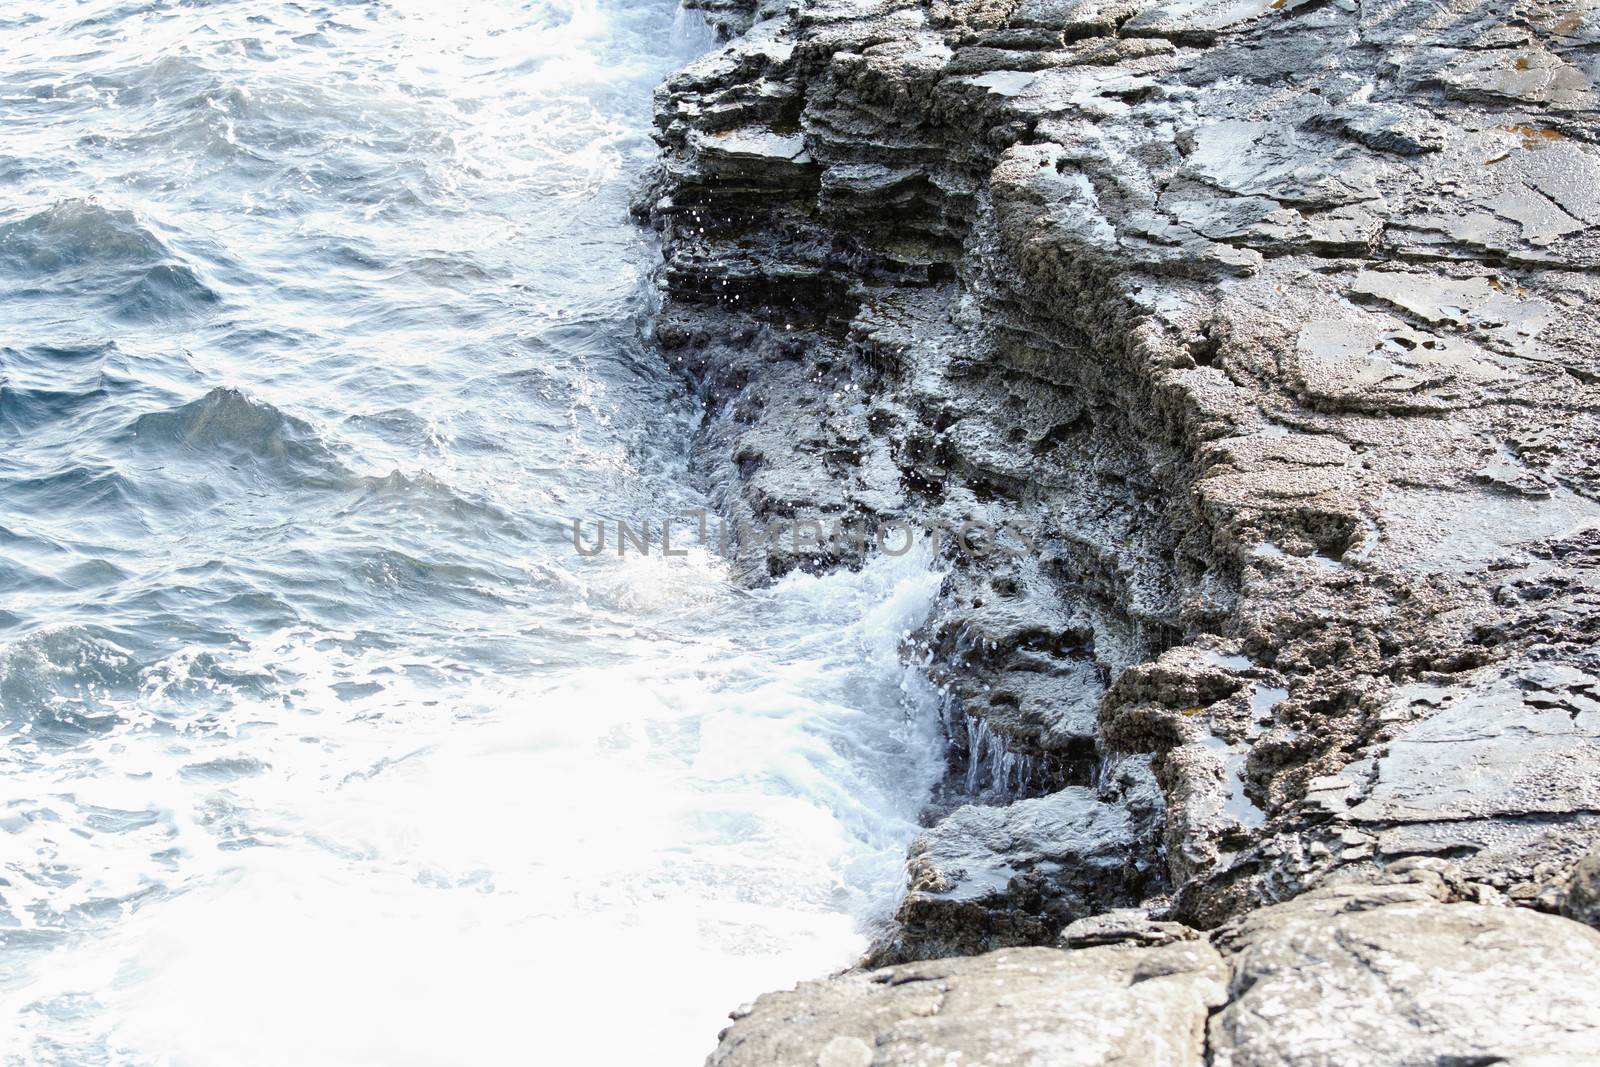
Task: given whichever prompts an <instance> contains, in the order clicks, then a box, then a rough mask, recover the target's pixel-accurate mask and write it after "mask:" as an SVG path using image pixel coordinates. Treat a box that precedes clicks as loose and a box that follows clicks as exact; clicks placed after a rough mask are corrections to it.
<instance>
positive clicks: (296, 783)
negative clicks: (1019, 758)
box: [0, 0, 941, 1065]
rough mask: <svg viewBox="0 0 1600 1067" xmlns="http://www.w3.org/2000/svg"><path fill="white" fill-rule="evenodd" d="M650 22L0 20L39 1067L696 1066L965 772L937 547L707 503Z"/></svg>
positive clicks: (0, 928)
mask: <svg viewBox="0 0 1600 1067" xmlns="http://www.w3.org/2000/svg"><path fill="white" fill-rule="evenodd" d="M704 44H705V41H704V39H703V36H702V34H701V32H700V31H698V30H697V29H695V26H694V24H693V23H691V22H690V21H689V20H687V19H686V18H684V17H682V16H681V15H679V14H678V13H677V12H675V11H674V9H673V8H672V7H671V6H670V5H667V4H664V3H659V2H648V0H636V2H634V3H632V4H625V3H622V2H621V0H614V2H586V0H535V2H531V3H512V2H506V0H485V2H481V3H473V4H459V5H441V4H436V3H432V2H423V0H389V2H378V3H354V2H352V3H295V4H276V3H268V2H266V0H240V2H235V3H203V2H184V3H174V2H166V0H146V2H133V3H108V2H98V0H91V2H89V3H83V4H78V5H75V6H72V7H49V6H44V5H37V4H30V5H23V4H7V5H4V6H0V104H3V118H0V325H3V330H0V742H3V748H0V759H3V765H0V774H3V779H0V780H3V781H4V783H5V784H4V789H3V793H0V800H3V804H0V844H3V853H0V864H3V870H0V941H3V952H0V1050H4V1054H5V1055H6V1056H7V1057H8V1058H7V1060H6V1062H7V1063H62V1064H73V1065H86V1064H96V1063H118V1064H123V1063H131V1064H146V1063H173V1064H206V1065H216V1064H229V1065H235V1064H237V1065H253V1064H282V1063H295V1064H340V1065H351V1064H383V1065H396V1064H441V1063H463V1062H480V1063H522V1062H543V1063H576V1062H584V1063H627V1064H638V1063H652V1064H654V1063H660V1064H671V1063H694V1062H697V1061H698V1059H699V1058H700V1057H701V1056H702V1055H703V1054H704V1053H705V1052H706V1051H707V1050H708V1048H709V1047H710V1045H711V1044H712V1042H713V1041H714V1038H715V1034H716V1031H717V1029H718V1028H719V1025H720V1023H721V1020H722V1018H723V1016H724V1013H725V1012H726V1011H727V1010H728V1009H730V1008H732V1007H734V1006H736V1005H737V1004H738V1003H739V1002H741V1001H742V1000H745V999H747V998H749V997H750V996H752V995H754V994H755V993H758V992H760V991H762V990H764V989H767V988H770V987H775V986H782V985H786V984H788V983H790V982H793V981H794V980H796V979H799V978H803V977H808V976H813V975H816V974H819V973H822V972H824V971H827V970H829V969H831V968H834V967H837V966H840V965H844V964H847V963H849V962H850V961H851V959H852V958H853V956H854V954H855V953H856V952H857V951H859V950H860V949H861V948H862V947H863V946H864V944H865V938H866V936H867V933H868V930H869V927H870V925H871V923H873V922H874V921H878V920H881V919H882V918H883V916H884V915H885V914H886V913H887V911H888V910H889V908H890V907H891V906H892V903H893V899H894V896H895V893H896V891H897V889H898V884H899V881H900V874H901V864H902V856H903V850H904V845H905V842H906V840H907V839H908V837H909V836H910V835H911V833H912V832H913V824H914V818H915V814H916V811H917V809H918V807H919V806H920V804H921V802H922V801H923V799H924V797H925V796H926V792H927V789H928V788H929V786H930V785H931V783H932V781H933V780H934V778H935V777H936V776H937V774H938V773H939V771H940V769H941V767H940V762H939V758H938V754H937V745H936V744H935V743H934V741H933V737H934V734H935V733H936V727H935V726H934V716H933V715H932V714H931V710H930V708H929V701H928V700H927V699H926V696H925V694H923V693H922V692H921V691H920V690H919V688H918V686H917V683H916V681H915V679H914V678H913V677H912V676H911V675H909V674H907V673H906V672H905V671H904V670H903V669H902V667H901V665H900V663H899V659H898V656H897V651H896V648H897V642H898V640H899V639H900V637H901V635H902V634H903V633H904V632H905V631H906V630H907V629H908V628H910V627H912V626H914V625H915V624H916V623H917V621H918V620H919V618H920V617H921V616H922V614H923V613H924V612H925V611H926V610H927V607H928V604H929V602H930V600H931V598H932V596H933V595H934V592H935V589H936V587H937V581H938V579H937V575H936V574H934V573H933V572H932V571H931V570H930V568H929V564H928V561H927V560H926V559H918V558H915V557H913V556H908V557H905V558H902V559H898V560H888V559H885V560H882V561H880V562H878V563H875V564H873V565H872V566H870V567H868V568H867V569H866V570H865V571H864V572H863V573H861V574H854V575H839V576H833V577H828V578H822V579H815V578H792V579H789V580H786V581H784V582H782V583H779V584H778V585H777V586H776V587H774V588H772V589H769V590H763V591H758V592H754V593H752V592H747V591H743V590H741V589H739V588H738V587H737V586H736V585H734V584H733V583H732V582H731V581H730V577H729V573H728V571H727V568H726V567H725V566H724V565H723V564H722V562H721V561H720V560H719V559H718V558H717V557H716V556H714V555H711V554H708V553H706V552H704V551H691V553H690V554H689V555H688V556H685V557H679V558H672V559H663V558H661V556H660V555H659V554H657V555H654V556H651V557H650V558H641V557H640V556H638V555H637V554H636V553H635V554H630V555H629V556H627V557H624V558H619V557H617V556H616V555H615V554H612V553H610V552H608V553H607V554H606V555H603V556H600V557H596V558H593V559H586V558H582V557H580V556H579V555H578V554H577V553H576V552H575V551H574V548H573V545H572V543H571V530H570V523H571V520H572V518H574V517H577V516H584V517H589V516H599V515H609V516H613V517H621V518H628V519H633V518H637V517H644V516H649V517H656V516H660V515H662V514H664V513H667V512H670V511H674V510H678V509H687V508H694V507H700V506H704V500H703V499H702V497H701V496H700V494H699V492H698V491H697V489H696V488H695V487H694V485H693V484H692V480H691V479H690V477H689V476H688V473H687V472H688V455H689V449H690V446H691V442H692V439H693V435H694V432H695V429H696V426H697V420H698V419H699V417H700V412H699V411H698V410H697V408H696V407H695V405H694V404H693V403H692V402H690V401H689V400H688V399H686V398H685V396H684V394H683V391H682V389H681V388H680V387H679V386H678V384H677V383H676V382H675V380H674V379H673V378H672V376H671V375H670V374H668V373H667V372H666V371H665V369H664V368H663V366H662V364H661V362H660V360H659V358H658V357H657V355H656V354H655V353H653V352H652V351H650V350H649V349H648V348H647V347H646V346H645V345H644V344H643V343H642V341H641V336H642V326H643V323H644V322H645V321H646V320H647V319H648V316H649V314H650V311H651V303H650V299H651V293H652V287H651V285H650V282H649V272H650V271H651V269H652V268H653V265H654V262H655V256H656V252H655V249H654V247H653V245H652V244H651V242H650V239H649V236H648V234H646V233H644V232H643V231H641V230H639V229H638V228H636V227H635V226H633V225H632V224H631V223H630V221H629V219H628V217H627V212H626V204H627V200H628V197H629V195H630V192H631V190H632V189H633V188H634V186H635V185H636V183H637V181H638V180H639V176H640V174H641V173H642V171H643V170H644V168H645V167H647V166H648V164H649V162H650V160H651V159H652V157H653V154H654V148H653V145H652V143H651V142H650V140H649V137H648V128H649V117H650V93H651V89H652V87H653V86H654V85H655V83H656V82H657V81H659V79H660V78H661V77H662V76H664V74H665V73H666V72H668V71H669V70H670V69H671V68H672V67H673V66H675V65H677V64H679V63H681V62H683V61H684V60H685V59H686V58H688V57H689V56H691V55H692V54H694V52H695V51H696V50H697V49H699V48H701V47H703V46H704Z"/></svg>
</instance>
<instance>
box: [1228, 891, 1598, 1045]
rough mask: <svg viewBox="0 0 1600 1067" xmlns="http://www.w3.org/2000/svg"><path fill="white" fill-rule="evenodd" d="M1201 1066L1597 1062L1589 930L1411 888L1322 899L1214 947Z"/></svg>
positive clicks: (1299, 904)
mask: <svg viewBox="0 0 1600 1067" xmlns="http://www.w3.org/2000/svg"><path fill="white" fill-rule="evenodd" d="M1219 944H1221V945H1222V947H1223V948H1224V950H1225V951H1231V952H1232V953H1233V955H1232V956H1231V958H1230V960H1229V963H1230V964H1231V965H1232V971H1233V978H1232V984H1231V987H1230V1000H1229V1003H1228V1005H1227V1007H1225V1008H1224V1009H1223V1010H1222V1011H1221V1012H1219V1013H1218V1014H1217V1015H1216V1016H1215V1017H1214V1018H1213V1019H1212V1022H1211V1034H1210V1037H1211V1053H1212V1058H1211V1061H1210V1062H1211V1064H1212V1067H1332V1065H1340V1067H1343V1065H1347V1064H1348V1065H1354V1064H1383V1065H1385V1067H1404V1065H1416V1067H1422V1065H1428V1067H1443V1065H1445V1064H1457V1065H1464V1064H1474V1065H1477V1064H1483V1065H1488V1064H1527V1065H1532V1064H1541V1065H1543V1064H1548V1065H1551V1067H1554V1065H1556V1064H1563V1065H1564V1064H1579V1063H1596V1062H1600V999H1597V998H1596V996H1595V991H1596V990H1600V934H1596V933H1595V932H1594V931H1593V930H1590V929H1588V928H1586V927H1583V926H1580V925H1578V924H1577V923H1574V922H1571V921H1569V920H1566V919H1560V918H1557V917H1555V916H1550V915H1541V914H1539V913H1537V912H1532V911H1525V910H1522V909H1516V908H1497V907H1484V906H1481V905H1477V904H1440V903H1438V902H1437V901H1436V900H1435V899H1434V897H1433V896H1432V895H1431V893H1430V892H1429V891H1428V889H1426V888H1424V887H1423V886H1420V885H1418V886H1410V885H1389V886H1354V887H1348V888H1342V889H1336V890H1321V891H1318V892H1314V893H1308V894H1306V895H1305V896H1303V897H1300V898H1298V899H1296V900H1293V901H1290V902H1289V903H1287V904H1280V905H1277V906H1276V907H1271V908H1266V909H1263V910H1262V911H1259V912H1256V913H1255V914H1254V915H1251V916H1249V917H1247V918H1245V919H1243V920H1241V921H1239V922H1238V923H1237V924H1236V925H1234V926H1231V927H1228V928H1225V930H1224V931H1223V932H1222V935H1221V937H1220V938H1219Z"/></svg>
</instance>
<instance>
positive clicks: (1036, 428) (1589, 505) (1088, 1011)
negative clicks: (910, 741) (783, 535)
mask: <svg viewBox="0 0 1600 1067" xmlns="http://www.w3.org/2000/svg"><path fill="white" fill-rule="evenodd" d="M700 6H702V7H703V8H704V9H705V10H706V13H707V15H708V17H709V18H710V19H711V21H712V22H713V24H714V25H716V26H717V27H718V29H719V31H720V32H721V33H722V34H723V36H724V37H725V38H726V39H727V43H726V44H725V45H724V46H723V47H721V48H720V49H718V50H717V51H715V52H713V53H712V54H710V55H708V56H707V57H705V58H704V59H702V60H700V61H698V62H696V63H695V64H693V65H691V66H690V67H688V68H686V69H684V70H683V71H681V72H679V73H678V74H677V75H675V76H674V77H673V78H671V79H670V80H669V81H668V82H667V84H666V85H665V86H663V87H662V89H661V90H660V91H659V93H658V97H657V125H658V139H659V140H660V143H661V146H662V163H661V167H660V172H659V174H658V176H657V180H656V182H655V184H654V185H653V187H652V188H651V189H650V190H649V192H648V193H647V194H646V195H645V196H644V198H643V199H642V200H641V203H640V206H639V211H640V214H641V215H642V216H643V217H646V218H648V219H649V220H650V222H651V223H652V224H653V225H655V226H656V227H657V228H658V229H659V230H660V232H661V234H662V238H663V244H664V253H665V263H664V267H663V270H662V280H663V286H664V289H665V300H664V304H663V307H662V310H661V313H660V315H659V318H658V322H657V327H656V332H657V341H658V343H659V344H660V346H661V347H662V349H663V350H664V351H665V352H666V353H667V354H668V356H669V358H670V359H671V360H673V361H674V362H675V363H676V364H677V365H678V366H679V367H681V368H682V370H683V372H684V374H685V375H686V377H687V378H688V379H689V380H690V381H691V382H692V383H693V384H694V386H695V388H696V389H697V390H698V391H699V392H700V393H701V395H702V396H703V397H704V398H705V400H706V402H707V406H708V410H709V411H710V412H711V415H710V418H709V420H708V425H707V429H706V448H705V457H706V459H705V462H706V463H707V465H708V468H709V469H708V475H709V476H710V478H711V480H712V481H713V482H714V483H715V484H717V485H719V486H721V487H722V492H723V494H724V499H723V500H721V501H720V503H721V505H722V506H723V507H724V509H725V511H726V512H727V513H728V514H731V515H735V516H738V517H741V518H743V519H747V520H748V521H750V522H751V523H752V524H764V523H769V522H778V523H782V522H785V521H788V522H798V521H802V520H809V519H812V518H829V519H833V520H835V521H841V520H847V519H860V518H867V519H875V520H877V521H880V522H881V521H882V520H883V519H885V518H894V519H897V520H906V521H910V522H913V523H917V524H923V525H928V526H933V527H938V526H942V527H944V528H945V529H946V530H964V531H965V530H971V529H974V528H981V529H984V530H997V529H1015V530H1019V531H1023V532H1024V535H1025V537H1026V541H1027V543H1028V546H1029V550H1028V551H1024V552H1015V553H993V552H990V553H973V552H963V551H957V550H955V549H952V550H951V551H950V552H949V553H948V555H949V566H950V573H949V577H948V579H947V581H946V583H945V588H944V590H943V594H942V597H941V602H940V605H939V607H938V609H937V612H936V615H935V617H934V619H933V620H932V621H931V623H930V624H929V626H928V627H927V629H926V630H925V632H923V633H921V634H918V635H915V637H914V638H913V639H912V640H911V641H908V643H907V654H908V655H910V656H915V657H918V658H919V660H920V661H922V662H925V663H926V665H927V670H928V672H929V675H930V677H931V678H932V679H933V680H934V681H935V682H936V683H937V684H938V685H939V686H940V688H941V690H942V692H943V693H944V694H945V706H944V712H943V713H944V716H945V723H946V727H947V731H948V734H949V737H950V742H951V744H950V751H951V767H950V774H949V776H948V780H947V783H946V786H945V788H944V789H943V791H942V792H941V795H940V796H939V797H938V798H936V800H935V802H934V803H933V804H932V805H931V806H930V809H929V811H928V812H927V823H928V826H927V829H926V831H925V833H924V834H923V835H922V836H921V837H920V838H919V839H918V840H917V842H915V843H914V844H913V846H912V849H911V855H910V857H909V862H908V878H909V881H908V887H907V893H906V896H905V898H904V901H903V903H902V905H901V907H900V910H899V913H898V914H897V916H896V922H895V925H894V928H893V929H892V930H891V931H889V932H888V933H886V935H885V936H884V937H883V938H882V939H881V940H880V942H879V943H878V945H877V946H876V947H875V949H874V951H873V952H872V954H871V956H870V957H869V959H867V960H866V961H864V962H863V966H864V967H865V968H870V967H882V968H886V969H881V970H876V971H873V972H871V973H867V972H866V971H865V970H863V971H859V972H852V973H850V974H846V975H842V976H839V977H836V978H834V979H830V980H827V981H824V982H819V983H807V984H804V985H802V986H801V987H800V988H799V989H798V990H797V991H795V992H791V993H782V994H773V995H770V996H768V997H764V998H762V1000H761V1001H759V1002H758V1003H757V1004H756V1005H755V1006H754V1008H753V1009H750V1010H747V1011H744V1012H742V1013H741V1015H740V1016H739V1018H737V1020H736V1021H735V1023H734V1025H733V1026H732V1027H731V1028H730V1029H729V1030H728V1031H727V1032H726V1033H725V1035H724V1037H723V1041H722V1044H721V1046H720V1047H719V1049H718V1051H717V1052H716V1053H715V1054H714V1055H713V1057H712V1062H713V1063H718V1064H763V1065H772V1064H806V1065H811V1064H825V1065H828V1067H837V1065H843V1064H868V1063H877V1064H891V1063H893V1064H900V1063H969V1062H970V1063H977V1062H982V1063H991V1064H1011V1063H1016V1064H1023V1063H1052V1064H1054V1063H1063V1064H1065V1063H1071V1064H1079V1063H1083V1064H1091V1063H1129V1064H1167V1063H1172V1064H1193V1063H1202V1062H1205V1063H1213V1064H1234V1065H1244V1064H1269V1063H1271V1064H1276V1063H1284V1064H1291V1063H1292V1064H1339V1065H1345V1064H1361V1063H1373V1064H1390V1063H1408V1064H1409V1063H1418V1064H1422V1063H1426V1064H1446V1063H1449V1064H1458V1065H1464V1064H1469V1063H1470V1064H1489V1063H1502V1062H1505V1063H1511V1062H1516V1063H1534V1062H1540V1063H1557V1062H1559V1063H1564V1064H1565V1063H1580V1062H1600V996H1596V995H1595V994H1594V992H1593V991H1594V990H1595V989H1600V934H1597V933H1595V931H1594V930H1593V929H1591V927H1593V926H1595V925H1597V924H1600V904H1597V900H1600V852H1596V851H1595V848H1596V842H1600V650H1597V647H1596V639H1597V634H1600V347H1597V345H1596V341H1595V338H1596V337H1597V336H1600V312H1597V310H1596V306H1597V305H1596V296H1597V294H1600V278H1597V271H1600V229H1597V227H1600V148H1597V147H1596V143H1595V142H1596V140H1597V135H1600V123H1597V108H1600V97H1597V93H1596V90H1595V88H1594V80H1595V78H1596V76H1597V75H1600V13H1597V12H1595V11H1592V10H1590V9H1588V8H1585V7H1582V6H1580V5H1576V4H1571V3H1538V2H1532V3H1517V4H1511V5H1491V4H1485V3H1473V2H1462V0H1447V2H1440V3H1424V2H1420V0H1388V2H1378V0H1360V2H1357V0H1170V2H1166V3H1149V2H1140V0H999V2H993V0H968V2H959V3H950V2H947V0H926V2H915V0H909V2H908V0H818V2H806V0H802V2H798V3H793V4H788V5H784V4H777V3H772V2H765V0H756V2H750V0H706V2H705V3H703V4H702V5H700ZM975 524H976V525H975ZM859 547H860V546H859V545H854V544H851V543H849V542H848V541H847V540H834V541H831V542H830V541H827V540H824V541H823V542H822V543H820V544H817V545H814V546H811V547H802V546H799V545H797V544H796V543H795V542H794V541H793V540H790V541H788V542H786V543H783V542H780V543H778V544H774V545H771V546H769V547H768V548H767V549H766V550H762V551H755V552H751V553H748V554H747V555H746V558H744V559H743V560H742V563H743V565H744V566H745V568H746V571H747V576H748V577H750V578H751V579H752V580H760V579H762V578H764V577H767V576H771V575H776V574H781V573H783V572H785V571H787V570H789V569H792V568H795V567H805V568H826V567H836V566H849V565H850V564H851V562H852V559H853V558H854V557H855V555H856V552H857V551H858V549H859ZM1586 856H1587V857H1588V858H1587V859H1586V858H1585V857H1586ZM1585 924H1587V925H1585ZM986 953H987V954H986ZM951 957H960V958H951ZM968 957H974V958H968ZM918 961H923V962H918ZM926 961H937V962H926Z"/></svg>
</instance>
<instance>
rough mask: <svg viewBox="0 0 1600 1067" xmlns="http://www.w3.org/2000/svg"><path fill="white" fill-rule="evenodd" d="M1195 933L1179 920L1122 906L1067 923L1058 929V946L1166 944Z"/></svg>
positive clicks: (1187, 937)
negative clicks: (1157, 916)
mask: <svg viewBox="0 0 1600 1067" xmlns="http://www.w3.org/2000/svg"><path fill="white" fill-rule="evenodd" d="M1199 936H1200V935H1199V933H1197V932H1196V931H1194V930H1192V929H1190V928H1189V927H1187V926H1184V925H1183V924H1182V923H1175V922H1163V921H1159V920H1156V919H1152V918H1150V916H1149V915H1148V914H1146V913H1145V912H1143V911H1139V910H1137V909H1131V908H1125V909H1122V910H1119V911H1107V912H1102V913H1101V914H1099V915H1091V916H1090V917H1088V918H1087V919H1079V920H1077V921H1076V922H1074V923H1070V924H1069V925H1068V926H1067V928H1066V929H1065V930H1063V931H1061V947H1062V948H1095V947H1097V946H1100V945H1168V944H1171V943H1172V942H1174V941H1193V940H1195V939H1196V938H1198V937H1199Z"/></svg>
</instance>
